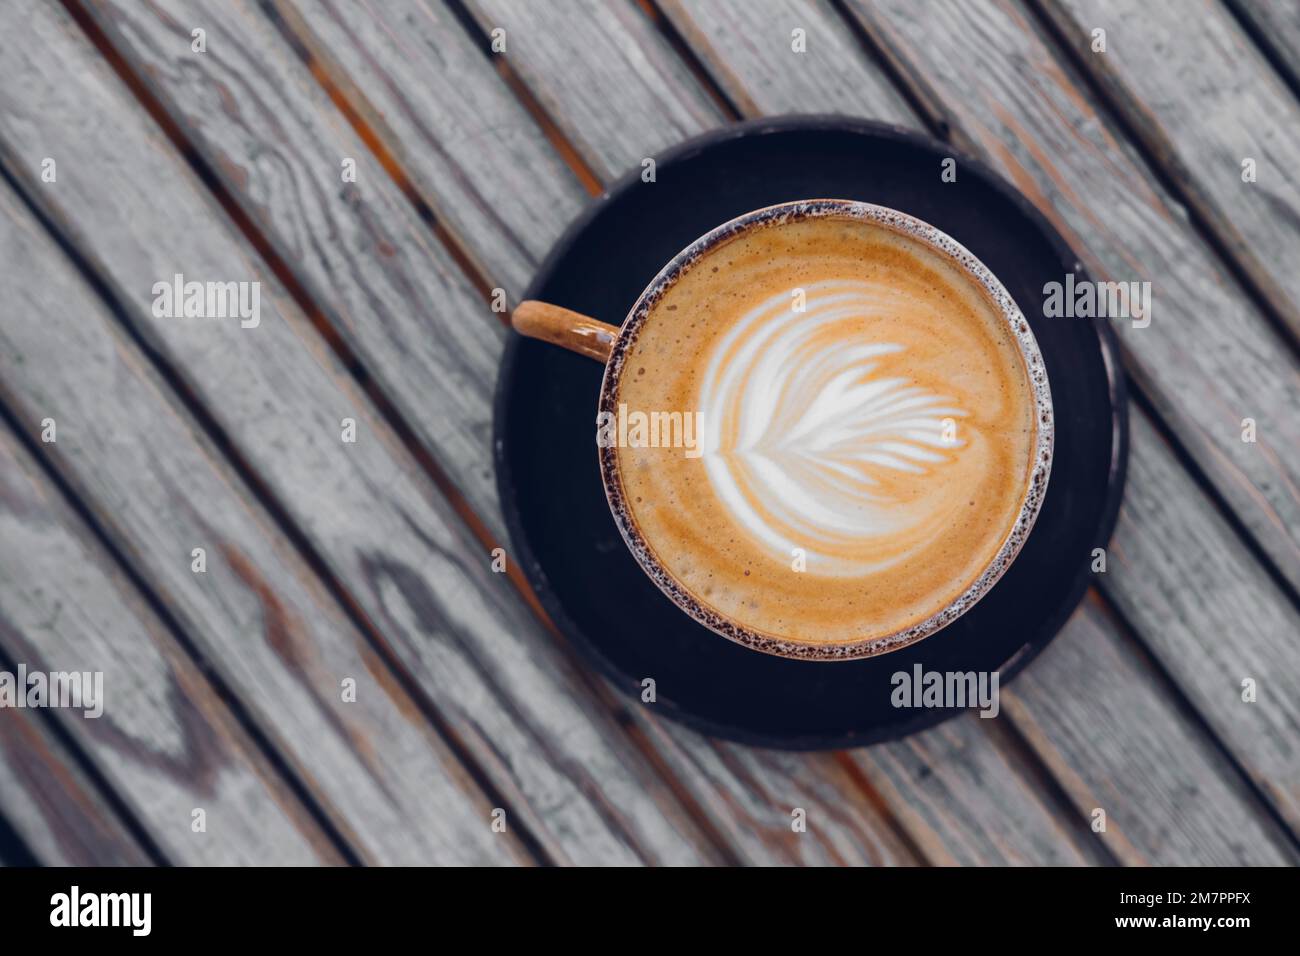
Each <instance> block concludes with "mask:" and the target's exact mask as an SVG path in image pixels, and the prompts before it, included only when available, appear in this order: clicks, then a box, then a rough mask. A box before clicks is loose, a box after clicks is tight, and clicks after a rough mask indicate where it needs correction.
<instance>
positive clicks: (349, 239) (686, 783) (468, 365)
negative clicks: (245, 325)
mask: <svg viewBox="0 0 1300 956" xmlns="http://www.w3.org/2000/svg"><path fill="white" fill-rule="evenodd" d="M91 9H92V11H93V13H94V15H95V17H96V20H97V22H98V23H100V24H101V25H102V27H103V28H104V29H105V31H106V33H107V34H108V35H109V37H110V39H111V41H112V42H114V43H115V45H116V46H117V48H118V49H119V50H120V51H121V52H122V53H123V55H124V56H125V57H126V58H127V59H128V60H130V61H131V62H132V63H134V64H136V65H137V66H138V68H139V72H140V73H141V74H142V75H144V76H146V77H147V78H148V79H147V81H148V83H149V84H150V87H151V89H152V90H153V91H154V93H155V95H157V96H158V97H159V99H160V100H161V101H163V102H165V103H166V104H167V106H168V109H169V114H170V116H171V117H172V118H173V119H174V120H175V122H176V123H177V124H178V125H179V126H181V127H182V128H183V129H184V130H185V131H186V134H187V135H188V136H190V137H191V139H192V140H193V141H194V142H195V143H196V145H197V146H198V148H199V149H200V151H202V152H203V154H204V155H205V156H206V157H207V158H208V159H209V160H210V161H211V163H212V165H213V166H214V168H216V169H217V170H218V171H219V174H220V175H221V176H222V178H223V181H224V183H225V185H226V186H227V188H228V189H229V190H230V191H231V193H232V195H234V196H236V197H237V198H238V199H239V201H240V202H241V204H242V205H243V208H244V210H245V211H246V212H247V213H248V215H249V216H250V217H251V218H253V219H254V220H255V221H257V223H258V225H259V226H260V227H261V228H262V229H263V230H264V232H265V234H266V235H267V237H268V238H269V240H270V241H271V242H273V243H275V244H276V246H277V248H278V250H279V251H280V253H281V255H283V256H284V258H285V260H286V261H288V262H290V263H292V265H293V268H294V269H295V271H296V273H297V275H298V276H299V277H300V278H301V281H302V282H303V284H304V286H307V287H308V288H310V289H311V290H312V293H313V297H314V299H315V300H316V301H317V302H320V303H322V308H323V310H325V311H326V312H329V313H331V318H334V316H335V315H337V320H336V327H339V328H340V329H341V330H342V332H343V334H344V335H345V336H347V337H348V338H349V341H350V342H351V343H352V344H353V345H354V348H355V351H356V352H357V353H358V354H362V355H364V356H365V357H366V359H367V362H368V364H369V365H370V367H371V368H372V369H374V370H375V371H376V373H377V378H380V379H381V380H382V381H383V383H384V385H385V387H386V388H387V389H389V390H390V392H391V394H392V395H393V397H394V400H395V401H396V403H397V404H399V405H400V406H401V407H402V408H403V410H404V411H405V412H406V413H407V417H408V419H409V420H411V421H412V423H413V424H414V426H415V428H416V430H417V432H418V433H419V434H420V437H421V439H422V440H423V441H424V443H425V445H426V446H427V447H429V448H430V450H431V451H432V452H433V453H434V454H435V455H436V456H437V458H438V460H439V463H440V465H441V466H442V467H443V468H444V469H445V470H446V472H447V473H448V475H449V476H450V477H451V479H452V480H453V482H454V483H456V484H457V485H458V486H459V487H460V488H462V489H463V490H464V492H465V497H466V499H467V500H468V502H469V503H470V505H471V506H472V507H473V508H474V509H475V511H476V513H477V515H478V516H479V517H481V518H482V519H483V521H484V523H485V524H486V525H487V526H488V527H489V528H490V529H493V530H495V529H498V528H499V527H500V525H501V520H500V511H499V508H498V506H497V502H496V499H495V494H494V491H493V486H492V483H491V481H489V480H486V478H485V475H486V474H487V473H488V472H490V469H491V462H490V460H489V457H488V455H489V445H488V441H487V439H486V434H487V432H488V430H489V428H490V418H489V416H490V408H491V398H490V389H491V386H492V383H493V379H494V378H495V374H496V364H497V362H498V360H499V352H500V348H501V344H502V340H503V338H504V335H505V332H504V330H503V329H502V328H501V327H500V325H499V323H497V322H496V321H494V320H493V317H492V316H491V315H490V314H489V313H487V311H486V309H485V308H483V306H482V304H481V299H479V298H478V297H477V296H476V295H475V293H474V290H473V289H471V288H470V287H469V285H468V283H467V282H466V280H465V278H464V277H463V276H460V275H459V272H458V271H457V270H456V268H455V266H454V264H451V263H450V262H449V260H448V257H447V256H446V255H445V254H444V253H443V252H442V251H441V249H440V248H439V246H438V244H437V243H436V242H433V241H431V239H430V237H429V235H428V230H427V229H426V227H425V225H424V224H423V223H422V222H420V221H419V220H418V217H416V215H415V214H414V212H413V211H412V209H411V206H410V203H409V202H408V201H407V198H406V196H405V195H403V193H402V191H401V189H400V188H399V187H398V186H397V185H396V184H395V183H393V182H392V181H390V179H389V178H388V176H387V175H386V174H385V171H384V170H383V169H382V168H380V166H379V164H378V163H377V162H376V161H375V160H374V159H372V158H371V154H370V153H369V151H368V150H367V149H366V147H365V146H364V145H363V144H362V143H361V142H360V141H359V140H358V139H357V137H356V136H355V135H354V134H353V133H352V131H351V129H350V128H348V127H347V126H346V124H344V123H342V122H341V117H340V116H339V115H338V113H337V111H336V110H335V108H334V106H333V104H332V103H330V102H329V100H328V97H327V96H326V94H325V92H324V91H323V90H322V89H321V88H320V87H319V86H318V85H317V83H316V82H315V81H314V80H313V79H312V77H311V76H310V75H309V73H308V70H307V69H306V68H305V67H303V66H302V65H300V64H299V63H298V62H297V60H296V59H295V58H294V57H293V55H292V53H291V51H290V49H289V48H288V45H287V44H286V43H284V42H283V41H281V40H280V39H279V38H278V37H277V35H276V34H275V31H274V30H273V29H272V28H271V24H270V22H269V21H268V20H266V19H265V18H263V17H262V16H261V15H260V14H258V13H256V12H253V11H250V10H249V9H248V8H245V7H243V6H241V5H237V4H232V5H227V6H225V7H223V8H222V11H221V15H220V17H214V16H213V14H212V11H211V10H210V9H207V10H205V9H202V8H199V7H191V6H189V5H185V4H175V3H173V4H169V5H168V7H167V10H166V13H165V14H160V13H158V12H156V11H151V10H150V9H147V8H143V7H140V6H139V5H135V4H117V3H96V4H95V5H94V6H93V7H92V8H91ZM351 9H352V12H354V13H359V12H361V11H360V8H351ZM380 10H382V11H387V12H390V13H393V12H394V10H395V8H392V7H383V8H380ZM421 12H424V11H421ZM330 15H332V14H331V12H330V11H328V10H325V11H320V17H316V16H312V20H313V22H319V20H320V19H324V18H328V17H329V16H330ZM200 19H201V20H202V22H204V23H205V24H207V25H208V28H209V30H210V36H211V37H212V38H213V39H214V43H213V44H211V45H210V46H209V52H208V54H207V57H206V58H204V59H196V58H195V57H193V56H191V55H190V54H189V52H188V47H187V46H186V45H185V44H183V43H180V42H179V40H178V36H181V37H183V36H184V35H185V34H184V31H183V30H181V27H182V26H183V25H184V24H186V23H190V22H199V21H200ZM450 26H451V28H452V29H453V30H459V28H458V27H457V26H456V24H455V23H451V24H450ZM178 31H179V33H178ZM358 34H359V35H366V31H365V30H364V29H359V30H358ZM416 39H418V37H417V38H416ZM466 46H467V47H468V41H466ZM469 52H470V53H471V54H472V55H473V56H475V57H478V54H476V53H474V52H473V51H472V49H471V50H470V51H469ZM380 59H381V60H383V61H384V62H388V61H389V59H390V58H387V57H381V58H380ZM444 60H445V61H446V62H456V60H457V57H456V54H455V51H454V50H451V51H447V53H446V56H445V58H444ZM480 60H481V58H480ZM481 62H483V63H486V61H481ZM316 67H317V69H318V70H319V69H323V67H321V66H320V63H319V62H317V64H316ZM234 75H237V76H239V78H240V79H239V81H238V82H237V83H236V82H230V81H228V80H227V77H229V76H234ZM487 79H488V81H489V83H491V84H494V85H495V84H497V80H496V79H495V78H494V77H492V76H489V77H488V78H487ZM424 85H425V86H428V85H429V84H427V83H426V84H424ZM490 88H491V87H487V89H490ZM445 112H446V113H454V112H455V110H454V108H449V109H447V110H446V111H445ZM525 128H526V126H525ZM509 129H510V127H507V126H498V127H497V130H498V132H499V133H500V134H501V135H507V136H508V135H510V134H509ZM490 137H491V134H490V133H487V132H485V133H484V134H483V135H482V136H475V137H473V138H474V139H475V140H476V141H477V140H483V139H487V138H490ZM513 138H514V139H518V138H519V137H518V136H514V137H513ZM540 149H541V150H542V155H543V156H544V155H545V153H546V152H548V151H549V147H548V146H547V144H546V143H545V141H542V142H541V144H540ZM448 152H451V150H450V148H449V150H446V151H438V150H429V151H423V152H422V153H421V155H423V156H426V157H429V162H430V169H424V167H421V170H423V172H425V173H429V174H431V175H437V174H438V173H439V171H441V170H442V168H443V167H442V163H443V157H444V155H445V154H446V153H448ZM510 155H511V154H510V153H509V152H505V153H503V154H502V153H496V154H494V156H499V157H502V158H499V159H496V160H494V161H497V162H503V161H504V162H508V161H509V157H510ZM321 156H353V157H355V159H356V163H357V172H358V181H357V185H356V187H355V188H349V189H347V190H346V191H344V192H339V191H338V190H336V189H335V184H334V182H333V179H334V177H336V175H337V171H336V169H335V168H334V167H325V168H323V169H322V163H321V160H320V157H321ZM543 166H544V163H543ZM419 171H420V170H416V171H415V172H419ZM558 182H559V183H560V184H562V186H563V187H564V188H562V189H561V188H560V187H559V186H552V187H550V188H552V189H553V190H558V191H560V193H561V195H563V196H565V197H569V198H568V199H566V203H567V204H568V205H571V206H572V207H573V208H574V209H576V208H577V204H578V203H579V202H580V201H581V198H582V197H581V190H580V187H579V186H578V184H577V183H576V181H571V180H567V179H560V180H558ZM288 183H293V184H296V188H294V187H290V186H289V185H287V184H288ZM500 188H501V187H500V186H496V187H494V189H495V191H494V192H491V193H484V194H481V195H480V196H479V198H480V199H485V200H490V201H492V202H494V203H501V204H502V205H509V203H506V202H502V195H503V194H502V193H501V192H500ZM545 188H546V187H545V186H539V189H542V190H543V191H544V190H545ZM303 196H309V197H311V200H312V201H311V202H304V201H303V200H302V198H301V197H303ZM435 198H436V197H435ZM376 223H380V224H383V227H382V228H383V232H382V236H381V239H382V241H381V242H377V241H376V240H375V229H376V225H375V224H376ZM553 225H554V226H555V228H559V226H561V225H562V221H561V220H560V219H559V218H555V221H554V223H553ZM323 235H328V236H331V237H334V241H332V242H329V243H325V242H321V241H319V239H318V238H317V237H320V236H323ZM536 235H538V233H537V231H536V230H535V229H534V230H533V232H532V233H531V234H530V237H531V236H536ZM526 245H528V243H527V242H520V243H514V242H505V243H501V242H498V243H496V244H495V246H494V250H504V251H505V252H506V253H507V255H502V256H500V257H499V258H494V259H493V260H492V263H491V264H492V265H494V266H495V265H500V266H501V267H502V268H503V269H504V270H507V271H508V270H509V267H510V258H509V255H508V253H509V250H511V249H515V248H517V247H520V246H526ZM307 246H311V247H312V248H313V249H314V250H315V251H316V254H314V255H311V256H303V255H300V254H299V252H298V251H299V250H300V249H301V248H304V247H307ZM412 249H414V250H418V251H419V254H418V255H410V254H409V251H410V250H412ZM381 250H383V251H381ZM360 262H364V263H365V266H364V267H360V266H358V265H357V263H360ZM512 291H513V289H512ZM337 303H341V304H343V305H345V306H346V307H344V308H340V307H339V306H338V305H336V304H337ZM430 329H433V330H435V334H432V335H430V334H429V330H430ZM458 337H459V338H462V339H465V340H466V341H467V342H469V343H470V344H468V345H466V346H465V347H463V348H462V347H459V346H458V345H457V344H456V342H457V339H458ZM408 343H415V344H414V345H413V346H411V345H408ZM475 343H477V346H478V347H476V346H475ZM451 383H454V387H449V384H451ZM430 408H437V409H439V410H440V415H438V416H431V415H429V414H428V413H427V410H428V409H430ZM435 419H436V420H435ZM429 425H432V426H433V427H434V428H441V429H446V428H449V427H450V428H457V427H459V428H461V429H462V431H461V433H460V434H461V435H462V436H464V437H466V440H465V441H455V440H452V441H444V440H442V436H441V435H440V434H439V433H438V432H436V431H430V430H429V428H428V426H429ZM475 436H477V437H475ZM539 639H540V640H545V639H546V638H544V637H539ZM606 703H609V702H608V701H607V702H606ZM613 706H619V707H621V706H622V705H620V704H614V705H613ZM638 716H641V715H638ZM641 723H642V727H643V729H644V730H646V731H649V730H650V729H651V728H650V724H651V723H652V720H651V719H646V718H644V717H642V721H641ZM640 739H641V740H643V741H646V742H648V743H649V744H650V745H651V746H652V747H653V748H654V753H653V754H652V755H651V756H652V758H653V759H654V760H656V761H657V762H658V763H659V764H660V765H661V766H663V767H666V768H670V769H671V770H672V772H673V773H674V774H676V775H677V776H678V777H680V778H682V782H681V784H680V785H681V786H682V787H684V788H685V791H686V792H687V794H688V799H689V800H691V801H697V802H699V803H701V804H705V805H707V806H709V807H712V808H715V809H717V810H718V811H719V813H721V811H722V809H723V808H725V807H728V806H731V805H733V804H742V803H743V805H745V806H746V807H748V808H749V810H748V812H749V817H748V819H749V820H750V821H751V823H752V826H750V825H749V824H746V825H743V826H742V825H741V824H740V823H739V822H738V821H737V820H735V819H733V818H731V817H728V816H725V815H723V816H720V817H718V818H717V819H716V821H715V823H716V827H717V829H718V830H719V831H725V832H727V833H728V834H730V836H731V838H732V839H734V840H736V841H738V843H739V844H741V845H742V849H741V850H740V851H738V852H739V854H740V856H741V857H742V858H744V859H746V860H749V861H753V862H776V861H787V860H790V859H792V858H793V857H792V856H791V851H792V850H794V849H797V850H798V853H799V858H801V859H809V860H812V859H816V860H831V859H837V858H848V857H844V854H845V853H847V852H848V851H847V849H846V848H847V847H850V846H862V847H864V848H865V849H864V850H863V853H866V854H867V855H866V856H861V857H857V858H859V859H862V860H864V861H865V860H868V859H878V860H886V859H887V860H893V861H911V860H912V859H914V858H913V857H912V856H911V855H910V853H909V852H908V851H907V850H906V848H905V847H903V846H901V845H900V844H899V842H898V839H897V838H896V837H895V836H893V834H892V830H891V829H890V827H889V824H888V821H887V820H886V819H885V817H886V816H887V814H881V813H879V812H877V811H875V810H874V809H870V808H863V809H860V810H852V811H846V812H842V813H831V812H827V813H825V814H823V815H821V816H820V819H821V820H822V821H823V825H822V826H821V827H819V828H817V829H812V830H810V831H809V832H808V833H806V834H803V835H801V836H802V839H801V840H800V841H798V843H797V844H788V843H787V842H786V841H784V840H781V839H778V837H780V836H781V834H782V831H783V830H784V831H785V832H789V820H788V813H789V810H788V808H785V809H782V808H781V807H780V806H779V805H778V806H775V807H771V808H767V809H766V810H764V809H763V807H762V804H761V799H762V798H763V797H768V796H770V797H773V798H775V794H777V793H778V792H782V790H783V788H784V789H786V790H788V789H789V787H788V785H789V783H790V779H792V778H793V777H794V776H800V777H802V778H804V779H808V778H811V779H812V780H813V782H814V784H815V789H816V792H819V793H825V794H834V793H840V792H842V791H843V789H844V788H845V787H846V786H848V781H847V780H846V778H845V775H844V774H843V773H842V772H839V771H836V770H835V768H834V766H833V764H831V763H828V762H824V761H823V762H816V763H814V764H813V766H815V767H818V768H824V771H823V770H822V769H818V770H817V771H816V772H815V773H814V772H812V771H808V770H801V769H800V768H799V767H797V766H794V765H791V764H790V763H789V762H787V761H783V760H781V759H779V757H778V755H773V756H771V757H760V756H747V757H746V758H745V759H744V760H743V761H739V762H736V761H723V760H721V759H719V758H718V756H717V754H716V753H714V752H713V751H712V750H711V749H710V747H709V745H708V744H707V742H704V741H700V740H698V739H695V738H692V739H690V741H689V744H686V745H683V744H682V743H681V742H679V741H675V740H674V739H673V738H672V737H671V736H668V735H662V734H655V733H652V732H646V733H645V734H644V735H643V736H641V738H640ZM683 746H686V747H688V748H689V752H687V751H686V750H684V749H682V748H683ZM697 758H698V759H697ZM700 761H703V762H704V764H701V763H700ZM760 762H765V763H766V764H767V776H766V780H765V785H764V789H763V790H761V791H755V789H754V788H753V786H752V784H751V780H750V779H749V777H748V775H747V774H742V773H741V768H742V766H752V765H757V764H758V763H760ZM796 771H798V773H796ZM850 796H851V794H850ZM846 799H847V798H846ZM827 802H828V804H831V805H833V804H834V803H835V802H836V801H834V800H831V799H830V798H829V797H827ZM832 824H833V826H832Z"/></svg>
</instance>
